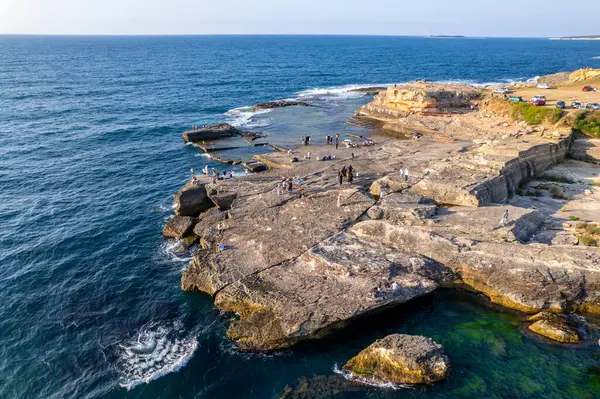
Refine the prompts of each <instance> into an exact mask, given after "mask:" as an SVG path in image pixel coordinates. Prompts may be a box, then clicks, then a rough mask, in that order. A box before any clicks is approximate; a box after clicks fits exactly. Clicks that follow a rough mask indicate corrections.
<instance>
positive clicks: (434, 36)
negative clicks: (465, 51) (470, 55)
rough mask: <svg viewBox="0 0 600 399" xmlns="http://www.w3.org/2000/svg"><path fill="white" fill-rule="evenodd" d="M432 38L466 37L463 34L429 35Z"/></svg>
mask: <svg viewBox="0 0 600 399" xmlns="http://www.w3.org/2000/svg"><path fill="white" fill-rule="evenodd" d="M428 37H429V38H430V39H464V38H465V36H462V35H429V36H428Z"/></svg>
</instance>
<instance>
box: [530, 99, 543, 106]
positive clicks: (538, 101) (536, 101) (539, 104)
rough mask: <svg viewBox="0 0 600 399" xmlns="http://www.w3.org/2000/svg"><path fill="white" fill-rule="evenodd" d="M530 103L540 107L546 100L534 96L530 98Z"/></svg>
mask: <svg viewBox="0 0 600 399" xmlns="http://www.w3.org/2000/svg"><path fill="white" fill-rule="evenodd" d="M531 103H532V104H533V105H535V106H538V107H541V106H542V105H546V100H544V99H541V98H534V99H533V100H531Z"/></svg>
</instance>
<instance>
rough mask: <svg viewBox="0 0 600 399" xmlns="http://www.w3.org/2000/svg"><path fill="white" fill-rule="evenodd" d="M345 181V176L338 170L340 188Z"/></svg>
mask: <svg viewBox="0 0 600 399" xmlns="http://www.w3.org/2000/svg"><path fill="white" fill-rule="evenodd" d="M343 180H344V176H343V175H342V172H341V171H340V170H338V181H339V182H340V186H341V185H342V181H343Z"/></svg>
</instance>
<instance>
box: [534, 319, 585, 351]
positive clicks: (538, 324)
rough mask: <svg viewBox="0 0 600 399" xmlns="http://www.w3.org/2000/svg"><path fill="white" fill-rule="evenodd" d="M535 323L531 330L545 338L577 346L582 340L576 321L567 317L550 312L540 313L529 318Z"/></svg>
mask: <svg viewBox="0 0 600 399" xmlns="http://www.w3.org/2000/svg"><path fill="white" fill-rule="evenodd" d="M529 321H533V322H534V323H533V324H531V325H530V326H529V330H530V331H533V332H534V333H536V334H539V335H541V336H543V337H546V338H550V339H551V340H554V341H557V342H560V343H563V344H577V343H579V341H580V340H581V338H580V336H579V334H578V333H577V331H576V328H575V324H578V323H577V322H576V321H575V320H573V319H571V318H570V317H569V316H567V315H557V314H552V313H548V312H540V313H538V314H536V315H534V316H531V317H530V318H529Z"/></svg>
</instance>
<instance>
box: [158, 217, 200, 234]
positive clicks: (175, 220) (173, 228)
mask: <svg viewBox="0 0 600 399" xmlns="http://www.w3.org/2000/svg"><path fill="white" fill-rule="evenodd" d="M195 221H196V219H195V218H193V217H191V216H178V215H176V216H173V217H172V218H171V219H170V220H169V222H168V223H167V225H166V226H165V228H164V229H163V235H164V236H165V237H169V238H176V239H178V240H179V239H182V238H183V237H186V236H187V235H188V234H189V233H190V232H191V231H192V229H193V228H194V223H195Z"/></svg>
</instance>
